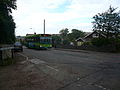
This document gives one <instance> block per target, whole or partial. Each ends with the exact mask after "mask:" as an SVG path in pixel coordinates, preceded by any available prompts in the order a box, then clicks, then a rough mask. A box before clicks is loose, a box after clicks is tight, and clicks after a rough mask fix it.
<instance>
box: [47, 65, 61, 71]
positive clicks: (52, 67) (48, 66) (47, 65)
mask: <svg viewBox="0 0 120 90" xmlns="http://www.w3.org/2000/svg"><path fill="white" fill-rule="evenodd" d="M46 66H47V67H48V68H50V69H53V70H55V71H57V72H58V71H59V70H58V69H55V68H53V67H51V66H48V65H46Z"/></svg>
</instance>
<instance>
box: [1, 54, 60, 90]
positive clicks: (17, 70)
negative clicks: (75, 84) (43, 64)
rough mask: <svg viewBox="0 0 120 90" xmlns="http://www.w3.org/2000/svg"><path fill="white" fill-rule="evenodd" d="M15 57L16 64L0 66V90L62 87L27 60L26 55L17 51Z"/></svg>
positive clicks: (53, 89)
mask: <svg viewBox="0 0 120 90" xmlns="http://www.w3.org/2000/svg"><path fill="white" fill-rule="evenodd" d="M14 59H16V63H15V64H12V65H9V66H4V67H0V90H56V89H57V88H58V87H61V84H59V83H58V82H57V81H56V80H54V79H52V78H51V77H50V76H49V75H46V74H44V73H43V72H42V71H40V70H38V68H37V67H35V66H34V64H33V63H31V62H29V61H27V60H26V57H24V56H21V55H20V54H19V53H16V54H15V57H14ZM53 83H56V84H55V85H53Z"/></svg>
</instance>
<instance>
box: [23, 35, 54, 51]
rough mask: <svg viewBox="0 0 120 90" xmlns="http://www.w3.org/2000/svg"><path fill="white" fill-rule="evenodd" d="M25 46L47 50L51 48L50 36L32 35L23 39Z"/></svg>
mask: <svg viewBox="0 0 120 90" xmlns="http://www.w3.org/2000/svg"><path fill="white" fill-rule="evenodd" d="M25 45H26V47H28V48H32V49H47V48H51V47H52V37H51V35H50V34H34V35H28V36H26V37H25Z"/></svg>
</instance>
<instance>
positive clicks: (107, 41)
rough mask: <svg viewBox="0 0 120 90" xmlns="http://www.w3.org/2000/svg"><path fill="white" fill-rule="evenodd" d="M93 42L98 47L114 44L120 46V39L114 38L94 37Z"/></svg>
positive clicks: (116, 46)
mask: <svg viewBox="0 0 120 90" xmlns="http://www.w3.org/2000/svg"><path fill="white" fill-rule="evenodd" d="M91 43H92V44H93V45H95V46H97V47H101V46H108V45H109V46H114V47H115V48H120V39H114V38H94V39H92V41H91Z"/></svg>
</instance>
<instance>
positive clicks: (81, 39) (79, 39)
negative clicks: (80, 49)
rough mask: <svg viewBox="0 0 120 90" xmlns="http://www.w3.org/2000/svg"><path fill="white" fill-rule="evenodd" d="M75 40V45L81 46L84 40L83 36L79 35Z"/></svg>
mask: <svg viewBox="0 0 120 90" xmlns="http://www.w3.org/2000/svg"><path fill="white" fill-rule="evenodd" d="M75 41H76V42H77V46H81V45H82V44H83V43H84V42H85V40H84V39H83V38H81V37H79V38H78V39H76V40H75Z"/></svg>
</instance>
